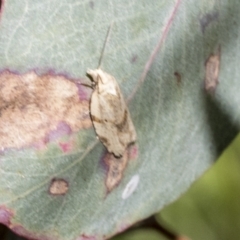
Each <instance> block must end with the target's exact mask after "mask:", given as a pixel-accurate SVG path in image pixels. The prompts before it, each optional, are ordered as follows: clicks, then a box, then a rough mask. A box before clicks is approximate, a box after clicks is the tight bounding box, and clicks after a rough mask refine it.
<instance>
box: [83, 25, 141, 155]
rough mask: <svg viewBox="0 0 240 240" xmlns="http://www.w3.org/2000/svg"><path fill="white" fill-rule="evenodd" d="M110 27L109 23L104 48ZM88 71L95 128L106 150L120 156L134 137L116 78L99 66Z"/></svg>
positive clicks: (134, 133)
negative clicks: (91, 87)
mask: <svg viewBox="0 0 240 240" xmlns="http://www.w3.org/2000/svg"><path fill="white" fill-rule="evenodd" d="M110 29H111V26H110V28H109V31H108V34H107V38H106V41H105V44H104V48H105V45H106V42H107V39H108V36H109V32H110ZM104 48H103V50H104ZM99 65H100V64H99ZM87 75H89V76H90V77H91V80H92V81H93V82H94V84H95V87H94V90H93V93H92V96H91V103H90V115H91V119H92V122H93V126H94V128H95V131H96V133H97V135H98V138H99V139H100V141H101V142H102V143H103V145H104V146H105V147H106V148H107V150H108V152H109V153H113V154H114V156H115V157H122V155H123V154H124V152H125V150H126V148H127V147H128V146H129V145H130V144H132V143H134V142H135V141H136V138H137V135H136V131H135V128H134V125H133V122H132V119H131V116H130V113H129V110H128V108H127V105H126V103H125V101H124V97H123V95H122V93H121V90H120V88H119V86H118V83H117V81H116V79H115V78H114V77H113V76H111V75H110V74H108V73H106V72H104V71H103V70H101V69H100V68H98V69H95V70H88V71H87Z"/></svg>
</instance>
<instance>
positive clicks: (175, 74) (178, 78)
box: [174, 72, 182, 85]
mask: <svg viewBox="0 0 240 240" xmlns="http://www.w3.org/2000/svg"><path fill="white" fill-rule="evenodd" d="M174 76H175V77H176V79H177V84H178V85H180V84H181V82H182V77H181V74H180V73H179V72H175V73H174Z"/></svg>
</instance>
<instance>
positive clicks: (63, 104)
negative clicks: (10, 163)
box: [0, 71, 92, 149]
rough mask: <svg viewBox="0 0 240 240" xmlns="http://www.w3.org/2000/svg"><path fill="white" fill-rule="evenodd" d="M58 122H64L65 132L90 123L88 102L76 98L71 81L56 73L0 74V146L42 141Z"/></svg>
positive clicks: (29, 144)
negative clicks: (66, 128)
mask: <svg viewBox="0 0 240 240" xmlns="http://www.w3.org/2000/svg"><path fill="white" fill-rule="evenodd" d="M59 123H64V124H66V125H67V126H68V127H69V128H70V130H68V132H71V131H73V132H77V131H79V130H80V129H81V128H89V127H91V126H92V123H91V119H90V116H89V101H88V100H87V99H86V100H83V99H81V98H79V89H78V87H77V86H76V84H75V83H74V82H73V81H71V80H70V79H67V78H66V77H64V76H59V75H51V74H45V75H42V76H38V75H37V74H36V73H35V72H28V73H26V74H23V75H18V74H15V73H12V72H9V71H4V72H2V73H1V74H0V146H1V148H2V149H4V148H21V147H26V146H33V145H34V144H36V143H38V142H41V141H42V142H44V141H43V139H45V138H46V137H48V136H49V133H51V132H54V131H55V130H57V129H58V127H59ZM60 130H61V129H60ZM61 131H62V130H61ZM61 131H60V132H61ZM63 134H65V133H64V131H63Z"/></svg>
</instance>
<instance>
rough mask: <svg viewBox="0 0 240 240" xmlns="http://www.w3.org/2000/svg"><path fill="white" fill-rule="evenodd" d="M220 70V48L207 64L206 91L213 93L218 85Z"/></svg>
mask: <svg viewBox="0 0 240 240" xmlns="http://www.w3.org/2000/svg"><path fill="white" fill-rule="evenodd" d="M219 68H220V48H219V50H218V53H217V54H211V55H210V56H209V58H208V59H207V61H206V64H205V89H206V91H207V92H210V93H213V92H214V91H215V89H216V87H217V85H218V83H219V82H218V76H219Z"/></svg>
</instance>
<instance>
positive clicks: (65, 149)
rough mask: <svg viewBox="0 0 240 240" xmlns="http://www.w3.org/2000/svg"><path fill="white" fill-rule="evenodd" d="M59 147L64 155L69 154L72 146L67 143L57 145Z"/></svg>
mask: <svg viewBox="0 0 240 240" xmlns="http://www.w3.org/2000/svg"><path fill="white" fill-rule="evenodd" d="M59 146H60V148H61V149H62V151H63V152H64V153H66V152H70V151H71V150H72V144H69V143H59Z"/></svg>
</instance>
